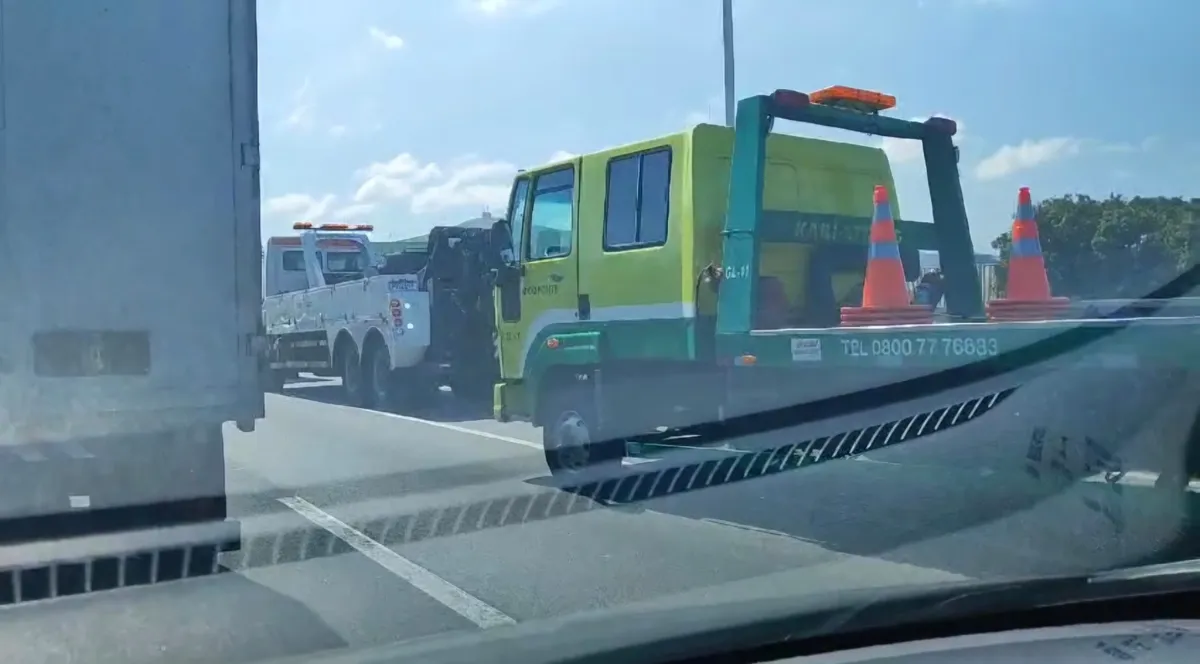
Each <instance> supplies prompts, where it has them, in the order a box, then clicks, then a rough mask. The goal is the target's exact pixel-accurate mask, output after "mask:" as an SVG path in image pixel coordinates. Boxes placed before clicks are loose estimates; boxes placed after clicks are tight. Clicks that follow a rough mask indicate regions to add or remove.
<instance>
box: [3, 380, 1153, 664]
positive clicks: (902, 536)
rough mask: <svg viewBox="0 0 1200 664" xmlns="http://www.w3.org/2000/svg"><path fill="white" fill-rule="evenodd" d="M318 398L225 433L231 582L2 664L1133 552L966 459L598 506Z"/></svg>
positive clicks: (38, 636)
mask: <svg viewBox="0 0 1200 664" xmlns="http://www.w3.org/2000/svg"><path fill="white" fill-rule="evenodd" d="M337 392H338V390H337V387H336V383H326V382H319V381H314V382H311V383H307V384H301V385H293V386H291V387H289V389H288V390H287V392H286V395H285V396H277V395H269V396H268V402H267V419H266V420H265V421H264V422H262V423H260V427H259V429H258V431H256V432H255V433H253V434H240V433H237V432H236V431H233V430H232V429H231V431H230V433H229V438H228V441H229V451H228V454H227V465H228V469H229V475H230V484H231V490H232V492H233V494H234V497H233V498H232V499H231V510H232V511H233V512H234V515H235V516H237V517H239V518H243V519H244V520H245V523H246V530H247V532H246V535H247V540H248V544H247V547H246V550H245V551H243V552H242V553H241V554H239V555H236V556H233V557H231V558H230V560H229V561H228V562H229V564H230V565H231V566H232V567H234V568H235V571H234V572H233V573H229V574H224V575H220V576H217V577H208V578H200V579H194V580H188V581H185V582H177V583H169V584H163V585H159V586H152V587H143V588H136V589H128V590H121V591H114V592H111V593H101V594H96V595H92V596H87V597H80V598H71V599H67V600H57V601H53V602H48V603H46V604H45V605H43V606H32V607H23V608H21V609H20V610H11V611H10V612H9V613H8V614H6V615H5V620H4V621H3V622H0V639H4V643H6V644H19V646H17V645H14V647H19V649H20V650H21V652H20V653H16V654H17V655H18V656H17V657H16V659H18V660H21V661H26V660H28V661H51V660H54V659H59V658H63V657H66V656H67V655H70V656H71V657H73V658H74V659H73V660H72V661H99V660H101V659H105V660H107V661H115V660H120V661H126V662H143V661H145V662H149V661H174V662H186V661H230V660H237V661H252V660H255V659H262V658H268V657H281V656H286V655H294V654H300V653H305V652H316V651H322V650H329V649H337V648H344V647H367V646H372V645H378V644H386V643H394V642H396V641H400V640H406V639H416V638H420V637H425V636H430V635H434V634H439V633H445V632H451V631H457V630H477V629H492V628H496V627H502V626H504V625H506V624H511V623H518V622H525V621H534V620H538V619H539V618H547V617H554V616H561V615H565V614H572V613H577V612H583V611H588V610H593V609H600V608H605V607H616V606H622V605H627V604H631V603H638V602H653V601H655V600H656V598H661V597H664V596H688V595H691V596H695V597H696V598H697V601H701V600H702V599H705V598H720V597H723V596H728V593H733V592H742V593H745V592H751V593H754V592H761V593H769V592H775V593H778V592H791V593H800V592H816V591H820V590H823V589H836V588H841V587H847V586H862V585H882V584H895V583H921V582H927V581H941V580H954V579H970V578H981V579H983V578H995V577H999V576H1011V575H1027V574H1046V573H1064V572H1072V571H1079V570H1082V569H1086V568H1089V567H1096V566H1103V565H1106V564H1113V565H1115V564H1120V563H1121V562H1129V561H1131V560H1132V559H1133V557H1134V556H1135V555H1136V554H1138V553H1139V551H1136V550H1135V549H1136V546H1135V545H1134V544H1131V540H1136V539H1141V540H1145V536H1144V535H1145V534H1144V533H1143V534H1142V535H1137V536H1135V535H1131V534H1130V532H1129V529H1128V528H1126V529H1125V531H1123V532H1124V534H1123V535H1122V534H1120V533H1116V531H1114V530H1113V529H1112V528H1109V527H1107V526H1105V524H1104V518H1105V517H1104V515H1103V514H1102V513H1101V512H1099V511H1096V510H1089V509H1086V508H1083V507H1080V505H1081V504H1082V503H1083V501H1084V499H1085V498H1086V497H1087V496H1085V495H1083V494H1081V493H1078V492H1076V493H1075V494H1072V495H1067V494H1066V493H1064V494H1060V495H1058V496H1055V497H1052V498H1048V499H1047V497H1046V496H1047V494H1046V493H1045V492H1043V493H1038V492H1037V491H1034V490H1031V489H1030V487H1031V486H1033V485H1031V484H1030V483H1029V482H1028V481H1026V480H1023V479H1020V478H1019V472H1018V471H1019V470H1020V469H1019V468H1008V469H997V468H991V467H987V466H985V465H981V463H980V461H979V455H976V454H973V453H972V452H971V451H970V450H966V449H960V450H959V451H955V450H952V449H944V448H943V449H937V450H935V452H936V453H933V452H930V451H928V450H927V451H926V452H924V453H922V452H920V451H917V452H910V453H905V454H903V455H902V454H900V453H899V451H900V448H899V447H898V448H893V449H889V450H882V451H880V452H879V453H869V454H867V455H865V457H864V458H860V459H857V460H847V461H835V462H832V463H829V464H822V465H820V466H815V467H813V468H810V469H803V470H800V471H796V472H792V473H783V474H778V475H773V476H768V477H763V478H759V479H755V480H751V481H746V482H741V483H737V484H730V485H726V486H721V487H717V488H711V489H705V490H701V491H693V492H689V493H684V494H679V495H673V496H669V497H665V498H655V499H652V500H648V501H644V502H641V503H635V504H623V505H617V506H603V505H598V504H596V503H594V502H592V501H589V500H588V499H587V498H584V497H579V496H575V495H573V494H568V493H567V492H562V491H559V490H557V489H555V488H554V487H553V486H552V484H551V483H550V482H549V481H548V478H547V476H546V471H545V466H544V464H543V460H542V457H541V453H540V450H539V449H538V445H537V443H536V442H535V441H536V440H537V437H536V432H535V430H533V429H532V428H530V427H528V426H526V425H520V424H500V423H496V422H492V421H490V420H488V419H486V415H483V414H478V413H475V414H473V413H466V412H461V409H458V408H457V407H455V406H453V404H452V402H450V401H447V405H446V406H445V407H444V408H441V409H439V410H438V411H437V412H433V413H428V414H425V415H424V416H423V417H422V418H419V419H418V418H414V417H405V416H399V415H394V414H389V413H380V412H372V411H366V410H360V409H356V408H350V407H346V406H342V405H338V404H337V403H336V401H337ZM1019 443H1020V444H1021V445H1024V441H1019ZM930 449H933V448H930ZM1072 491H1074V490H1072ZM1067 493H1071V492H1067ZM1097 495H1098V494H1097ZM531 497H536V500H534V499H532V498H531ZM1039 501H1041V502H1039ZM1159 507H1161V506H1159ZM1155 509H1158V507H1156V508H1155ZM1127 511H1128V510H1127ZM1160 512H1161V510H1160ZM1136 516H1137V515H1136V514H1135V515H1133V517H1134V518H1135V520H1136ZM1123 518H1125V519H1129V518H1131V517H1130V515H1129V514H1128V513H1126V514H1125V515H1124V517H1123ZM1143 521H1144V520H1143ZM1160 530H1161V529H1160ZM1159 534H1160V533H1159ZM1143 544H1144V542H1143ZM739 584H741V585H739ZM742 586H744V587H742ZM735 588H736V590H735ZM2 630H9V631H8V632H4V631H2ZM6 636H7V637H9V638H5V637H6Z"/></svg>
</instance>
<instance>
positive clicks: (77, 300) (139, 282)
mask: <svg viewBox="0 0 1200 664" xmlns="http://www.w3.org/2000/svg"><path fill="white" fill-rule="evenodd" d="M256 32H257V27H256V17H255V3H254V0H208V1H205V2H176V3H171V2H143V1H141V0H110V1H108V2H99V3H98V2H89V1H87V0H61V1H56V2H52V3H46V2H29V1H28V0H0V62H2V63H3V67H2V69H0V265H3V269H0V295H2V296H3V301H4V302H5V303H6V305H5V306H3V307H0V540H3V543H4V544H6V545H11V546H5V547H3V548H2V553H3V555H2V556H0V567H2V568H4V570H11V569H12V568H13V566H15V565H17V564H23V562H22V561H23V559H22V558H21V556H20V555H18V553H14V552H17V551H20V550H28V551H33V549H30V548H28V547H34V546H42V545H43V544H44V543H45V541H46V540H54V542H55V547H57V548H51V549H47V548H45V547H43V548H42V549H40V551H41V552H42V554H45V553H46V552H48V551H49V552H51V553H52V554H53V555H52V557H59V556H65V557H77V558H79V559H82V558H84V557H87V551H95V550H96V548H95V547H99V548H105V546H107V545H105V546H101V545H100V544H99V543H98V542H97V541H96V538H107V540H105V541H107V542H108V543H109V544H111V545H113V546H118V547H125V546H134V543H135V542H142V545H144V546H147V547H150V544H149V542H150V540H149V539H139V538H143V537H151V536H153V535H155V534H156V533H157V534H158V535H159V536H161V538H160V539H161V540H162V541H161V542H160V543H161V545H162V547H166V549H171V550H174V551H176V553H179V555H178V556H175V557H174V558H172V560H174V561H175V562H173V563H169V562H168V561H167V558H157V557H156V558H155V560H156V563H155V564H156V565H158V567H157V568H156V569H159V570H161V572H162V573H163V574H164V575H165V574H167V570H168V568H169V567H172V568H173V569H174V572H173V573H174V574H176V575H178V574H179V569H178V566H179V565H184V566H185V567H186V566H193V567H196V566H198V567H196V569H201V568H203V569H210V568H212V567H213V566H215V559H216V556H215V553H214V547H215V548H216V549H217V550H220V549H226V550H227V549H230V548H235V547H237V546H238V544H239V540H240V533H239V524H238V523H237V522H236V521H234V520H229V519H228V518H227V516H228V515H227V508H226V476H225V441H224V434H223V424H225V423H234V422H236V423H237V425H238V427H239V428H240V429H242V430H245V431H249V430H253V428H254V426H255V421H256V420H257V419H260V418H262V417H263V416H264V397H263V395H264V382H263V380H262V378H263V372H262V366H261V362H260V358H261V353H262V346H263V341H264V339H263V336H262V331H261V329H260V325H261V323H260V319H259V317H258V311H257V310H258V303H259V290H260V283H259V267H260V266H259V256H258V248H259V246H260V244H259V243H260V237H259V233H260V231H259V205H260V203H259V159H258V97H257V94H258V93H257V89H258V85H257V72H256V69H257V55H256V53H257V37H256ZM164 246H170V247H174V248H175V249H176V250H174V251H163V250H162V247H164ZM139 533H142V534H139ZM83 540H87V541H88V542H91V543H92V544H89V545H88V546H90V547H91V546H93V545H95V546H94V547H93V548H91V549H87V550H86V551H85V548H86V547H85V548H72V545H71V542H82V541H83ZM166 540H172V541H173V542H174V544H171V545H169V544H168V543H167V542H166ZM58 543H61V544H58ZM193 544H195V545H197V546H199V545H200V544H205V546H206V547H207V548H206V549H205V550H204V551H202V550H201V549H191V548H188V550H187V553H186V554H184V553H181V551H182V549H180V548H176V547H175V545H178V546H179V547H191V546H192V545H193ZM22 546H24V548H22ZM80 547H83V545H82V544H81V545H80ZM158 548H161V547H158ZM166 549H163V550H166ZM205 551H206V552H205ZM30 555H33V554H32V553H31V554H30ZM164 555H166V554H164ZM184 561H186V562H184ZM25 562H31V563H32V560H30V561H25ZM194 571H195V570H193V572H194ZM5 573H7V572H5ZM185 575H186V574H185ZM131 578H132V577H131ZM5 583H6V582H5V581H4V580H3V579H0V587H4V588H7V587H8V586H7V585H5ZM97 583H99V581H97ZM63 592H66V590H63ZM24 599H26V600H27V599H29V597H25V598H24ZM16 601H20V598H18V599H17V600H16ZM0 603H2V601H0Z"/></svg>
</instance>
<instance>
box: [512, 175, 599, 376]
mask: <svg viewBox="0 0 1200 664" xmlns="http://www.w3.org/2000/svg"><path fill="white" fill-rule="evenodd" d="M576 177H577V169H576V166H575V164H574V163H571V164H567V165H564V166H561V167H558V168H555V169H553V170H548V171H543V172H539V173H535V174H531V175H529V176H524V177H522V178H520V179H518V180H517V182H516V183H515V184H514V186H513V200H512V201H511V202H510V206H509V219H510V220H511V224H512V229H513V240H514V241H513V245H514V247H516V248H517V250H518V251H519V254H518V256H519V260H520V262H521V271H522V275H521V279H520V286H519V288H520V306H519V308H518V310H519V311H518V312H513V311H508V312H504V311H502V312H501V313H500V325H499V329H500V365H501V374H502V376H503V377H504V378H509V379H511V378H519V377H521V376H523V375H524V369H525V357H526V356H527V355H528V354H529V349H530V347H531V346H532V344H534V343H540V340H539V339H538V335H539V334H540V333H541V332H543V331H544V330H546V328H548V327H550V326H551V325H554V324H561V323H571V322H574V321H576V320H578V314H579V312H578V295H579V278H578V275H579V272H578V261H579V257H578V252H576V251H575V247H574V245H575V235H576V233H575V226H576V221H575V220H576V211H575V208H576V190H577V186H576ZM506 314H507V315H506ZM513 314H516V315H513Z"/></svg>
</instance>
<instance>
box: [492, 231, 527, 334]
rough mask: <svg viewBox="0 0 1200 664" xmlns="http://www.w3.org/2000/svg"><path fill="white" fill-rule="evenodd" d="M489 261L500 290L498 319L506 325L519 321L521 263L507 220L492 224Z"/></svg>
mask: <svg viewBox="0 0 1200 664" xmlns="http://www.w3.org/2000/svg"><path fill="white" fill-rule="evenodd" d="M490 244H491V256H489V257H488V258H489V261H488V262H490V263H491V265H492V270H494V272H493V274H495V275H496V276H495V279H496V286H497V287H498V288H499V289H500V291H499V294H500V318H501V319H502V320H504V321H505V322H507V323H514V322H516V321H519V320H521V263H520V261H519V260H517V252H516V250H515V249H514V248H513V237H512V226H511V225H509V223H508V220H507V219H497V220H496V221H495V222H493V223H492V237H491V243H490Z"/></svg>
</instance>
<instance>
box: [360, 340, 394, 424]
mask: <svg viewBox="0 0 1200 664" xmlns="http://www.w3.org/2000/svg"><path fill="white" fill-rule="evenodd" d="M364 378H365V379H366V382H367V385H365V386H364V388H365V389H364V396H365V397H366V399H367V400H368V403H367V404H366V405H367V406H368V407H370V408H382V409H388V408H391V407H393V406H395V405H396V391H395V385H396V380H395V376H393V374H392V357H391V354H390V353H389V352H388V348H387V346H385V345H384V344H382V343H378V344H374V345H372V346H371V347H370V349H369V350H368V351H367V362H366V372H365V376H364Z"/></svg>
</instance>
